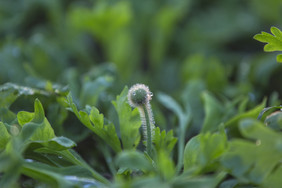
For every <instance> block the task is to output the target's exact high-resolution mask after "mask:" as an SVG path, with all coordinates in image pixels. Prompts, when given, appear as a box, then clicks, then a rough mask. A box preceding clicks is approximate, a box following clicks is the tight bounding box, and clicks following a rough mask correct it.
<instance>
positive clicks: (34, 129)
mask: <svg viewBox="0 0 282 188" xmlns="http://www.w3.org/2000/svg"><path fill="white" fill-rule="evenodd" d="M25 115H26V116H27V117H26V118H25V117H24V116H25ZM18 117H19V120H18V121H19V124H20V125H22V132H21V136H22V138H23V140H27V139H30V140H33V141H47V140H50V139H52V138H54V137H55V133H54V130H53V128H52V127H51V125H50V123H49V122H48V120H47V118H45V113H44V109H43V106H42V104H41V103H40V101H39V100H38V99H36V100H35V102H34V113H30V112H19V114H18Z"/></svg>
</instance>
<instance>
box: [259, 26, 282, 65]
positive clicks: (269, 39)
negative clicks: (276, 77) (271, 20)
mask: <svg viewBox="0 0 282 188" xmlns="http://www.w3.org/2000/svg"><path fill="white" fill-rule="evenodd" d="M270 30H271V33H272V34H273V35H271V34H269V33H266V32H261V34H256V35H255V36H254V39H256V40H258V41H260V42H264V43H267V44H266V45H265V46H264V51H266V52H273V51H282V32H281V31H280V30H279V29H278V28H277V27H271V28H270ZM277 61H278V62H279V63H282V54H279V55H277Z"/></svg>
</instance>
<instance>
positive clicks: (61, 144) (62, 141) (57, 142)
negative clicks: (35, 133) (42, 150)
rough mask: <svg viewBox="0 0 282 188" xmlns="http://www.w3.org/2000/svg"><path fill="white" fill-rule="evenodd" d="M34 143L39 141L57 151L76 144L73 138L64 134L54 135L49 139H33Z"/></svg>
mask: <svg viewBox="0 0 282 188" xmlns="http://www.w3.org/2000/svg"><path fill="white" fill-rule="evenodd" d="M33 143H39V144H41V145H42V146H45V147H47V148H49V149H51V150H56V151H61V150H66V149H70V148H72V147H74V146H76V144H75V143H74V142H73V141H72V140H70V139H68V138H66V137H63V136H60V137H54V138H52V139H50V140H47V141H33Z"/></svg>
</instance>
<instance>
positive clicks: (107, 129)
mask: <svg viewBox="0 0 282 188" xmlns="http://www.w3.org/2000/svg"><path fill="white" fill-rule="evenodd" d="M66 102H67V103H68V105H69V107H70V109H71V111H72V112H73V113H74V114H75V115H76V117H77V118H78V119H79V120H80V121H81V123H82V124H84V125H85V126H86V127H87V128H88V129H90V130H91V131H93V132H94V133H95V134H96V135H97V136H99V137H100V138H102V139H103V140H104V141H105V142H106V143H107V144H109V146H111V148H112V149H113V150H114V151H116V152H120V151H121V145H120V141H119V138H118V136H117V133H116V131H115V126H114V125H113V124H109V125H104V116H103V114H100V113H99V110H98V109H97V108H95V107H91V111H90V114H88V113H87V112H85V111H78V109H77V107H76V105H75V104H74V102H73V100H72V96H71V94H70V93H69V94H68V96H67V100H66Z"/></svg>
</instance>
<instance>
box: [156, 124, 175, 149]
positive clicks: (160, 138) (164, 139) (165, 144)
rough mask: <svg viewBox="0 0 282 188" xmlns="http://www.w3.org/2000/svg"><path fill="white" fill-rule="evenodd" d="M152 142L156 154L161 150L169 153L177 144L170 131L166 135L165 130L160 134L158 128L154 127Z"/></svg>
mask: <svg viewBox="0 0 282 188" xmlns="http://www.w3.org/2000/svg"><path fill="white" fill-rule="evenodd" d="M153 142H154V144H155V148H156V150H157V152H158V151H161V150H163V151H166V152H168V153H170V152H171V151H172V149H173V147H174V145H175V144H176V142H177V138H175V137H174V136H173V131H172V130H170V131H169V132H168V133H166V131H165V130H163V131H162V132H161V131H160V128H159V127H156V129H155V136H154V141H153Z"/></svg>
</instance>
